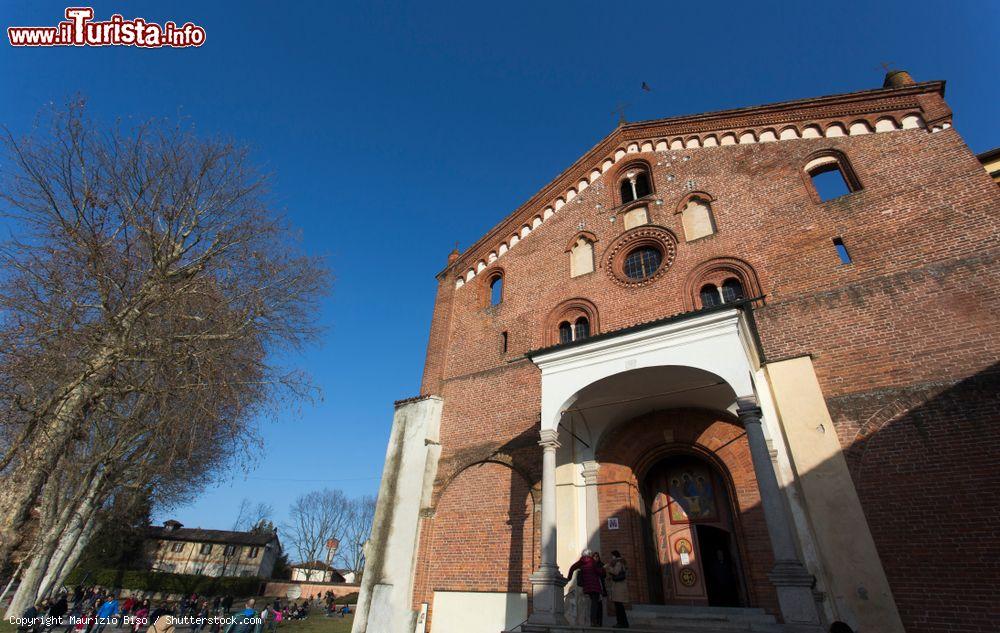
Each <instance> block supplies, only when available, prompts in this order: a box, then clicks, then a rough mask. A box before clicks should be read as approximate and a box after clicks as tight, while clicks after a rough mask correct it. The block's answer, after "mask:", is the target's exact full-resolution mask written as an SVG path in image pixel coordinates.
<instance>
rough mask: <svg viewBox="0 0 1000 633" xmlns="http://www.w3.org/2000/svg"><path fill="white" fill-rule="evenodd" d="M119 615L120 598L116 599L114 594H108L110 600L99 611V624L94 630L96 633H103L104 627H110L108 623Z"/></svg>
mask: <svg viewBox="0 0 1000 633" xmlns="http://www.w3.org/2000/svg"><path fill="white" fill-rule="evenodd" d="M117 615H118V598H115V596H114V594H108V599H107V600H105V601H104V604H102V605H101V608H100V609H98V610H97V624H96V625H95V626H94V628H93V631H94V633H101V632H102V631H103V630H104V627H106V626H107V625H108V622H110V621H111V619H112V618H114V617H115V616H117Z"/></svg>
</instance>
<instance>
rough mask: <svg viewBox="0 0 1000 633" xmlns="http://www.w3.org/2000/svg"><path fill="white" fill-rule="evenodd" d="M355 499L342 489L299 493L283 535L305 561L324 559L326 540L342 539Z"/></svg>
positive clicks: (301, 559)
mask: <svg viewBox="0 0 1000 633" xmlns="http://www.w3.org/2000/svg"><path fill="white" fill-rule="evenodd" d="M351 509H352V508H351V502H350V500H349V499H348V498H347V497H345V496H344V493H343V492H341V491H340V490H330V489H323V490H316V491H313V492H310V493H307V494H304V495H301V496H299V498H297V499H296V500H295V502H294V503H293V504H292V506H291V508H290V509H289V512H288V515H289V516H288V523H287V524H286V525H284V526H283V527H282V534H283V535H284V536H285V538H286V539H288V541H289V542H290V543H291V545H292V547H294V548H295V551H296V553H297V554H298V557H299V560H300V561H301V562H307V561H314V560H320V559H322V558H324V555H325V552H326V542H327V541H328V540H329V539H331V538H339V537H340V536H341V535H342V534H343V533H344V528H345V526H346V525H347V522H348V520H349V518H350V515H351Z"/></svg>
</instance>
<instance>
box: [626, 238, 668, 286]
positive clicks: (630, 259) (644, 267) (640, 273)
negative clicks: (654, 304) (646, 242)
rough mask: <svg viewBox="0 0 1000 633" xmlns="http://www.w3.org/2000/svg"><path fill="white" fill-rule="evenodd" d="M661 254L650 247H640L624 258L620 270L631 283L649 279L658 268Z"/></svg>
mask: <svg viewBox="0 0 1000 633" xmlns="http://www.w3.org/2000/svg"><path fill="white" fill-rule="evenodd" d="M662 262H663V253H661V252H660V251H659V249H657V248H653V247H652V246H640V247H639V248H637V249H635V250H633V251H631V252H630V253H629V254H628V255H626V256H625V261H624V262H622V270H623V271H624V273H625V276H626V277H628V278H629V279H631V280H633V281H642V280H643V279H649V278H650V277H652V276H653V273H655V272H656V271H657V270H659V268H660V264H661V263H662Z"/></svg>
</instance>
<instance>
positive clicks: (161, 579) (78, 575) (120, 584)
mask: <svg viewBox="0 0 1000 633" xmlns="http://www.w3.org/2000/svg"><path fill="white" fill-rule="evenodd" d="M80 582H86V583H87V584H88V585H100V586H102V587H110V588H113V589H132V590H137V591H148V592H160V593H176V594H181V595H189V594H192V593H197V594H199V595H223V594H230V595H233V596H255V595H257V593H258V592H259V589H260V585H261V582H263V581H262V579H260V578H258V577H256V576H240V577H235V576H223V577H221V578H214V577H212V576H198V575H194V574H171V573H166V572H159V571H147V570H118V569H91V570H83V569H80V568H77V569H74V570H73V572H72V573H71V574H70V575H69V576H68V577H67V578H66V584H67V585H69V586H72V585H75V584H78V583H80Z"/></svg>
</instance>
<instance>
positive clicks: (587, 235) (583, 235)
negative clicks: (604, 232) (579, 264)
mask: <svg viewBox="0 0 1000 633" xmlns="http://www.w3.org/2000/svg"><path fill="white" fill-rule="evenodd" d="M580 238H583V239H585V240H587V241H588V242H590V243H591V244H596V243H597V236H596V235H594V234H593V233H591V232H590V231H577V233H576V234H575V235H574V236H573V239H571V240H570V241H569V242H568V243H567V244H566V252H567V253H568V252H570V251H571V250H573V247H574V246H576V242H577V241H578V240H579V239H580Z"/></svg>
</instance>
